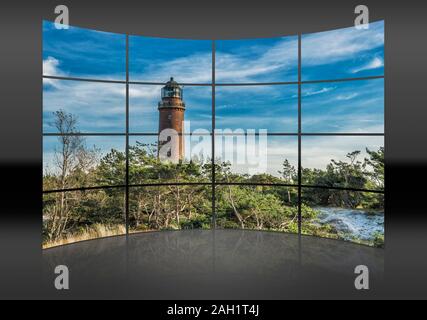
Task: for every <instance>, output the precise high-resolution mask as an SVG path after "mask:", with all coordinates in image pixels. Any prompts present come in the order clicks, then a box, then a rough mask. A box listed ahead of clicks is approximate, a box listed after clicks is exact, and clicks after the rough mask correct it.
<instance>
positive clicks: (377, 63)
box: [351, 57, 384, 73]
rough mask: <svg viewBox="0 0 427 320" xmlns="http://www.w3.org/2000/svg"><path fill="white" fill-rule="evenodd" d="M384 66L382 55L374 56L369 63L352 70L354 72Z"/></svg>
mask: <svg viewBox="0 0 427 320" xmlns="http://www.w3.org/2000/svg"><path fill="white" fill-rule="evenodd" d="M383 66H384V61H383V59H381V58H380V57H375V58H373V59H372V60H371V61H370V62H369V63H367V64H365V65H363V66H361V67H359V68H354V69H353V70H352V71H351V72H352V73H358V72H360V71H366V70H372V69H378V68H381V67H383Z"/></svg>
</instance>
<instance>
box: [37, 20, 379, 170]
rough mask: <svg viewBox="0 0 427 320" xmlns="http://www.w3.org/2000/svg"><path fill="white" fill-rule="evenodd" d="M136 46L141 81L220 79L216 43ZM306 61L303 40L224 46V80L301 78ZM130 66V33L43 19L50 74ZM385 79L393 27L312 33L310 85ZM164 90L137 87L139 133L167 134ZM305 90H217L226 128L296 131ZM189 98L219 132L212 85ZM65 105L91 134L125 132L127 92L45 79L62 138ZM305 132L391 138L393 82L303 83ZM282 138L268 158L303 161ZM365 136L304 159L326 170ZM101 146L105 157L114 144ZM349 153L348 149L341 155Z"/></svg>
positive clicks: (133, 106)
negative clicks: (160, 130)
mask: <svg viewBox="0 0 427 320" xmlns="http://www.w3.org/2000/svg"><path fill="white" fill-rule="evenodd" d="M129 45H130V52H129V59H130V61H129V62H130V80H131V81H145V82H160V83H163V82H165V81H167V80H168V79H169V77H171V76H173V77H174V78H175V79H176V80H177V81H178V82H181V83H182V82H184V83H210V82H211V80H212V79H211V72H212V70H211V67H212V54H211V48H212V43H211V41H210V40H179V39H166V38H151V37H142V36H130V38H129ZM297 61H298V52H297V37H296V36H285V37H278V38H271V39H245V40H218V41H216V70H215V72H216V81H217V83H236V82H241V83H255V82H283V81H296V80H297V76H298V74H297V71H298V67H297ZM125 64H126V63H125V36H124V35H121V34H113V33H108V32H99V31H94V30H87V29H82V28H76V27H71V28H69V29H68V30H66V29H60V30H57V29H55V28H54V26H53V23H51V22H47V21H45V22H44V23H43V73H44V75H56V76H64V77H67V76H68V77H83V78H95V79H110V80H111V79H112V80H124V79H125V72H126V70H125ZM383 74H384V23H383V22H381V21H380V22H375V23H371V25H370V28H369V29H368V30H356V29H355V28H352V27H351V28H344V29H337V30H332V31H326V32H319V33H313V34H306V35H303V36H302V78H303V80H319V79H339V78H355V77H364V76H377V75H383ZM160 88H161V85H140V84H131V85H130V131H131V132H143V133H147V132H156V131H157V126H158V110H157V102H158V101H159V100H160ZM297 93H298V91H297V86H296V85H266V86H217V87H216V97H215V98H216V127H217V128H219V129H227V128H229V129H237V128H242V129H250V128H252V129H257V130H258V129H267V131H268V132H271V133H274V132H287V133H295V132H297V102H298V99H297ZM184 101H185V103H186V107H187V109H186V113H185V118H186V120H189V121H190V123H191V131H193V130H194V129H198V128H199V129H204V130H210V129H211V116H212V115H211V88H210V87H209V86H208V87H204V86H185V87H184ZM58 109H64V110H66V111H68V112H71V113H73V114H75V115H76V116H77V117H78V130H80V131H81V132H91V133H93V132H114V133H117V132H124V131H125V86H124V84H106V83H95V82H79V81H67V80H56V79H44V85H43V130H44V132H55V128H54V127H53V126H52V125H51V123H52V112H53V111H55V110H58ZM302 130H303V132H348V133H351V132H354V133H360V132H374V133H382V132H384V81H383V79H376V80H363V81H349V82H329V83H317V84H303V85H302ZM375 139H376V138H366V139H365V140H364V141H367V142H366V144H367V145H368V144H369V141H371V140H372V141H373V143H374V144H377V142H378V141H376V140H375ZM273 140H274V139H273V138H272V141H271V142H269V151H268V154H270V155H271V154H274V153H281V152H282V151H286V152H288V153H289V158H291V157H293V155H291V151H290V150H291V149H293V144H292V143H290V142H289V143H288V141H285V140H282V141H283V142H280V141H279V140H280V139H276V140H275V141H273ZM356 140H357V139H353V138H351V137H350V138H349V139H347V140H345V141H346V142H345V143H341V141H344V140H339V139H335V140H334V139H330V140H329V141H330V142H329V143H330V144H332V143H334V144H336V146H337V147H336V148H335V147H334V148H329V149H328V148H324V149H319V148H315V144H310V143H306V144H305V145H303V154H308V155H310V156H311V158H312V159H319V160H316V161H314V162H313V163H310V162H308V163H310V165H311V166H313V167H322V166H323V165H324V161H321V160H320V159H323V158H324V157H326V158H332V157H335V158H338V157H339V156H340V157H341V158H343V157H344V156H345V153H346V152H347V149H352V148H353V149H355V148H360V146H361V144H360V141H358V140H357V141H356ZM374 140H375V141H374ZM49 141H50V140H49ZM277 141H279V142H280V143H279V142H277ZM101 145H102V143H101ZM281 145H283V148H284V150H282V151H280V146H281ZM45 146H46V147H45V153H46V155H47V153H49V152H50V153H52V151H53V143H52V142H47V141H46V143H45ZM100 147H101V148H102V149H103V150H104V151H105V150H108V148H107V147H110V145H108V146H106V147H102V146H100ZM341 147H342V151H343V152H339V150H340V148H341ZM270 149H271V150H270ZM273 149H276V150H273ZM363 149H364V148H363ZM315 150H317V151H316V152H317V153H315ZM304 151H306V152H304ZM282 153H283V152H282ZM327 153H330V154H327ZM338 154H340V155H338ZM46 157H47V156H46ZM278 166H279V167H280V161H276V162H275V161H273V160H271V161H269V167H272V168H274V169H273V171H274V170H276V169H277V167H278ZM236 170H237V169H236ZM269 171H270V169H269Z"/></svg>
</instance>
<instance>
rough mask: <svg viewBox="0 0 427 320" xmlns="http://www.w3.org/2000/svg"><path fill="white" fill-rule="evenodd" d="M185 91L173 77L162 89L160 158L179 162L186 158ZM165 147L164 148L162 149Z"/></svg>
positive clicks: (160, 103) (160, 104) (159, 107)
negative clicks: (184, 134)
mask: <svg viewBox="0 0 427 320" xmlns="http://www.w3.org/2000/svg"><path fill="white" fill-rule="evenodd" d="M182 94H183V90H182V88H181V87H180V86H179V85H178V83H177V82H176V81H174V80H173V78H172V77H171V78H170V80H169V81H168V82H166V85H165V86H164V87H163V88H162V101H160V102H159V105H158V109H159V156H160V157H164V156H165V154H164V152H163V155H162V151H161V150H163V151H165V150H167V151H166V153H167V154H166V156H167V159H168V160H171V161H173V162H178V161H179V160H182V159H183V158H184V152H185V149H184V136H183V135H182V133H183V131H184V130H183V125H184V124H183V122H184V112H185V103H184V102H183V101H182ZM162 147H164V148H162Z"/></svg>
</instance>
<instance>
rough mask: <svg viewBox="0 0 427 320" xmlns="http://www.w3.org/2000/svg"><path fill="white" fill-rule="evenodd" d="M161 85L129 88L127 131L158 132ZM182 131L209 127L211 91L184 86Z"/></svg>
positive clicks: (209, 89)
mask: <svg viewBox="0 0 427 320" xmlns="http://www.w3.org/2000/svg"><path fill="white" fill-rule="evenodd" d="M162 87H163V86H160V85H131V86H130V89H129V126H130V132H135V133H136V132H137V133H158V132H159V116H160V112H159V109H158V103H159V102H161V101H162V99H161V89H162ZM182 91H183V99H182V101H183V102H184V103H185V112H184V121H185V122H184V129H185V131H184V132H186V133H190V132H193V131H195V130H201V129H202V130H207V131H210V130H211V128H212V90H211V87H199V86H197V87H196V86H193V87H191V86H185V87H184V88H183V90H182Z"/></svg>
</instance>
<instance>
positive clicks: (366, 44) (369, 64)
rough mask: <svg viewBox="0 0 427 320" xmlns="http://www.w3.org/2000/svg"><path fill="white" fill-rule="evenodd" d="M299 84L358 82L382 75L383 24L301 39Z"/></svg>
mask: <svg viewBox="0 0 427 320" xmlns="http://www.w3.org/2000/svg"><path fill="white" fill-rule="evenodd" d="M301 59H302V62H301V63H302V70H301V72H302V80H319V79H324V80H327V79H338V78H357V77H366V76H381V75H383V74H384V21H377V22H373V23H370V24H369V29H361V30H357V29H356V28H355V27H350V28H343V29H336V30H332V31H325V32H318V33H312V34H306V35H303V36H302V38H301Z"/></svg>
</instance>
